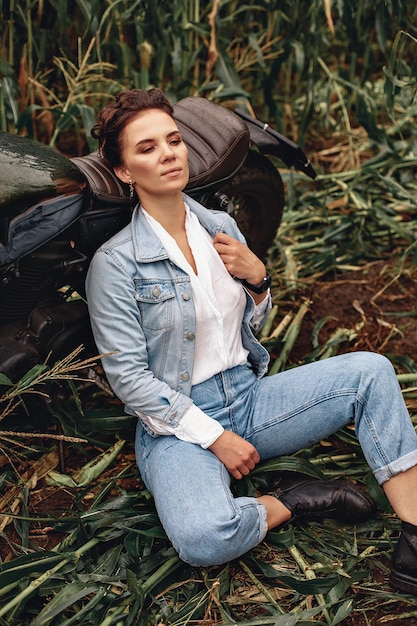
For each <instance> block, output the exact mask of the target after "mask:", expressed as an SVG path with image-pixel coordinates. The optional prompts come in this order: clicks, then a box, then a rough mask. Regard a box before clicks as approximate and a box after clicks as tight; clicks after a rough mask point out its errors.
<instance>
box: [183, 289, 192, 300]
mask: <svg viewBox="0 0 417 626" xmlns="http://www.w3.org/2000/svg"><path fill="white" fill-rule="evenodd" d="M182 298H183V300H189V299H190V298H191V296H190V294H189V293H188V291H184V293H183V294H182Z"/></svg>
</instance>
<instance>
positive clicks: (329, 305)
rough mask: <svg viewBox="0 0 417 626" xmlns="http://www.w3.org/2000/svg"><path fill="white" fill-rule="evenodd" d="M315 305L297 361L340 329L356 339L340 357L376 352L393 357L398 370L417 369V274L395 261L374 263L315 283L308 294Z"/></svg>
mask: <svg viewBox="0 0 417 626" xmlns="http://www.w3.org/2000/svg"><path fill="white" fill-rule="evenodd" d="M302 295H304V297H307V298H308V299H309V300H310V302H311V304H310V307H309V311H308V313H307V315H306V316H305V318H304V320H303V325H302V327H301V331H300V335H299V336H298V338H297V342H296V344H295V346H294V349H293V351H292V352H291V362H292V363H294V364H295V363H299V362H302V360H303V358H304V357H305V355H307V354H309V353H310V352H311V351H312V349H313V348H314V347H315V344H314V340H315V339H314V338H316V341H318V343H319V344H324V343H325V342H326V341H327V340H328V339H329V338H330V337H331V336H332V335H333V333H334V332H335V331H336V330H337V329H340V328H347V329H352V330H353V331H354V336H353V337H352V338H351V340H350V341H347V342H345V343H343V344H341V345H340V349H339V352H353V351H358V350H370V351H372V352H378V353H380V354H386V355H388V356H390V357H391V358H392V360H393V362H394V364H395V366H396V367H397V369H398V370H401V371H406V369H407V368H408V367H412V366H413V363H416V367H417V269H416V268H415V267H409V268H407V269H404V268H402V270H401V271H399V270H398V268H397V267H396V266H395V264H394V263H393V262H390V261H386V260H381V261H376V262H373V263H369V264H368V265H365V266H363V267H360V268H358V269H357V270H354V271H349V272H346V273H344V274H342V275H339V276H338V277H336V278H335V277H332V278H325V279H322V280H319V281H316V282H314V283H313V284H312V285H310V286H309V287H308V289H307V290H305V291H303V294H302Z"/></svg>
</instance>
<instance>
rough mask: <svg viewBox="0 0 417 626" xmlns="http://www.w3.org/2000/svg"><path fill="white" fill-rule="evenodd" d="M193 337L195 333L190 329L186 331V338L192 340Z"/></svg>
mask: <svg viewBox="0 0 417 626" xmlns="http://www.w3.org/2000/svg"><path fill="white" fill-rule="evenodd" d="M194 337H195V334H194V333H193V332H192V331H190V332H189V333H187V339H189V340H190V341H192V340H193V339H194Z"/></svg>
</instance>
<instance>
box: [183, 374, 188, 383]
mask: <svg viewBox="0 0 417 626" xmlns="http://www.w3.org/2000/svg"><path fill="white" fill-rule="evenodd" d="M189 379H190V376H189V374H181V380H182V381H183V382H184V383H186V382H187V380H189Z"/></svg>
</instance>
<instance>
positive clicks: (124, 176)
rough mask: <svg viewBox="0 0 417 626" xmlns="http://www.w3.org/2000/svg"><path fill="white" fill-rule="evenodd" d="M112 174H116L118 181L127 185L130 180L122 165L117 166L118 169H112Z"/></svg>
mask: <svg viewBox="0 0 417 626" xmlns="http://www.w3.org/2000/svg"><path fill="white" fill-rule="evenodd" d="M113 171H114V173H115V174H116V176H117V178H120V180H121V181H122V182H123V183H129V181H130V180H132V179H131V177H130V174H128V172H127V170H126V168H125V167H124V166H123V165H119V166H118V167H114V168H113Z"/></svg>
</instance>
